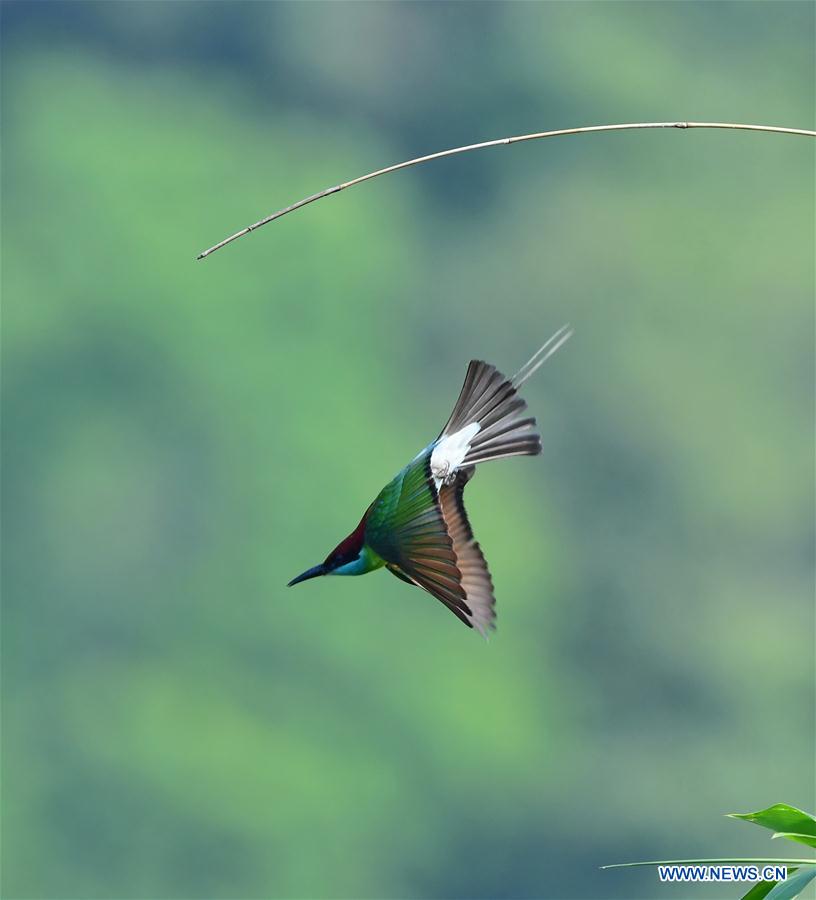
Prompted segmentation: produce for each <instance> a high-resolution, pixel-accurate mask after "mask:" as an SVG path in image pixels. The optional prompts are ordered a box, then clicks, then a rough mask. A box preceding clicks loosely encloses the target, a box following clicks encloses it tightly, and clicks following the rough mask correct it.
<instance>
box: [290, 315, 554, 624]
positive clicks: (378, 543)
mask: <svg viewBox="0 0 816 900" xmlns="http://www.w3.org/2000/svg"><path fill="white" fill-rule="evenodd" d="M571 334H572V331H571V329H570V328H569V327H568V326H566V325H565V326H564V327H563V328H561V329H560V330H559V331H557V332H556V333H555V334H554V335H553V336H552V337H551V338H550V339H549V340H548V341H547V343H546V344H544V346H543V347H542V348H541V349H540V350H539V351H538V352H537V353H536V354H535V355H534V356H533V358H532V359H531V360H530V361H529V362H528V363H526V365H524V366H522V367H521V369H520V370H519V371H518V372H517V373H516V375H514V376H513V377H512V378H509V379H508V378H506V377H505V376H504V375H502V374H501V372H499V371H498V370H497V369H496V368H495V367H494V366H491V365H490V364H489V363H486V362H482V361H481V360H472V361H471V363H470V365H469V366H468V370H467V374H466V375H465V383H464V384H463V385H462V390H461V392H460V394H459V399H458V400H457V401H456V406H454V408H453V412H452V413H451V416H450V418H449V419H448V422H447V424H446V425H445V427H444V428H443V429H442V432H441V434H440V435H439V437H438V438H437V439H436V440H435V441H432V442H431V443H430V444H428V446H427V447H425V449H424V450H420V452H419V453H418V454H417V455H416V456H415V457H414V458H413V459H412V460H411V462H409V463H408V465H407V466H406V467H405V468H404V469H403V470H402V471H401V472H399V473H398V474H397V476H396V477H395V478H394V479H393V481H391V482H389V483H388V484H387V485H386V486H385V487H384V488H383V489H382V490H381V491H380V493H379V494H378V495H377V497H376V499H375V500H374V502H373V503H372V504H371V505H370V506H369V507H368V509H367V510H366V511H365V513H364V515H363V518H362V519H361V520H360V524H359V525H358V526H357V527H356V528H355V529H354V531H352V532H351V534H350V535H349V536H348V537H347V538H346V539H345V540H343V541H341V542H340V543H339V544H338V545H337V546H336V547H335V548H334V550H332V552H331V553H330V554H329V555H328V556H327V557H326V559H325V560H324V561H323V562H322V563H320V565H317V566H314V568H311V569H308V570H307V571H305V572H304V573H303V574H302V575H298V577H297V578H293V579H292V580H291V581H290V582H289V587H291V586H292V585H293V584H298V583H299V582H301V581H306V580H307V579H309V578H316V577H317V576H318V575H365V574H366V573H367V572H373V571H374V570H375V569H380V568H382V567H383V566H385V567H386V568H387V569H388V570H389V571H390V572H393V573H394V575H396V576H397V578H400V579H402V580H403V581H407V582H408V584H414V585H416V586H417V587H421V588H424V589H425V590H426V591H428V593H429V594H433V596H434V597H436V598H437V599H438V600H441V601H442V603H444V604H445V606H447V607H448V609H449V610H450V611H451V612H452V613H453V614H454V615H456V616H458V617H459V618H460V619H461V620H462V621H463V622H464V623H465V625H467V626H468V628H474V627H475V628H476V629H478V630H479V631H480V632H481V633H482V634H483V635H484V634H485V633H486V631H487V629H489V628H493V627H495V626H494V621H495V618H496V613H495V609H494V607H495V599H494V597H493V582H492V580H491V578H490V572H489V571H488V569H487V563H486V562H485V558H484V556H483V555H482V551H481V549H480V547H479V545H478V544H477V543H476V541H475V540H474V538H473V532H472V530H471V528H470V523H469V522H468V518H467V513H466V512H465V507H464V504H463V502H462V494H463V492H464V490H465V485H466V484H467V483H468V481H470V479H471V478H472V476H473V472H474V470H475V467H476V466H477V465H479V463H483V462H488V461H489V460H491V459H503V458H504V457H506V456H535V455H536V454H538V453H540V452H541V438H540V437H539V435H538V434H537V433H536V432H535V431H534V427H535V423H536V422H535V419H534V418H532V417H529V416H525V411H526V409H527V404H526V403H525V402H524V400H522V399H521V397H520V396H519V394H518V389H519V388H520V387H521V385H522V384H524V382H525V381H527V379H528V378H529V377H530V376H531V375H532V374H533V373H534V372H536V371H537V369H538V368H539V367H540V366H541V365H542V364H543V363H544V361H545V360H546V359H548V357H550V356H552V354H553V353H555V351H556V350H557V349H558V348H559V347H560V346H561V345H562V344H563V343H564V342H565V341H566V340H567V339H568V338H569V336H570V335H571Z"/></svg>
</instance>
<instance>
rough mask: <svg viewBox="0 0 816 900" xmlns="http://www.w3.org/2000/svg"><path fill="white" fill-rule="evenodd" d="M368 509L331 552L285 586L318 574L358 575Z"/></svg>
mask: <svg viewBox="0 0 816 900" xmlns="http://www.w3.org/2000/svg"><path fill="white" fill-rule="evenodd" d="M367 516H368V511H366V514H365V515H364V516H363V518H362V519H361V520H360V524H359V525H358V526H357V527H356V528H355V529H354V531H352V532H351V534H350V535H349V536H348V537H347V538H344V539H343V540H342V541H340V543H339V544H338V545H337V546H336V547H335V548H334V550H332V552H331V553H330V554H329V555H328V556H327V557H326V558H325V560H323V562H322V563H320V564H319V565H317V566H313V567H312V568H311V569H307V570H306V571H305V572H302V573H301V574H300V575H298V576H297V578H293V579H292V580H291V581H290V582H289V584H288V585H287V587H292V585H293V584H300V582H301V581H308V580H309V579H310V578H317V576H318V575H360V574H362V572H363V571H366V569H365V568H364V566H365V560H364V558H363V544H364V543H365V523H366V517H367Z"/></svg>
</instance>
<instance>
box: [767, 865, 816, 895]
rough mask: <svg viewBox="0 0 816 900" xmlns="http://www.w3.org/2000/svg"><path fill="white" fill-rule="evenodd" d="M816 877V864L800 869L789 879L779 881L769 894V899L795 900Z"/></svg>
mask: <svg viewBox="0 0 816 900" xmlns="http://www.w3.org/2000/svg"><path fill="white" fill-rule="evenodd" d="M814 878H816V866H807V867H805V868H802V869H799V871H798V872H797V873H796V874H795V875H794V876H793V878H788V880H787V881H779V882H777V884H776V887H774V889H773V890H772V891H771V892H770V894H768V895H767V900H793V898H794V897H798V896H799V894H801V893H802V891H803V890H804V889H805V888H806V887H807V886H808V885H809V884H810V882H811V881H813V879H814Z"/></svg>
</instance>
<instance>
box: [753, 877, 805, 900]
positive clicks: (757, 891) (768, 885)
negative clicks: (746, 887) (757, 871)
mask: <svg viewBox="0 0 816 900" xmlns="http://www.w3.org/2000/svg"><path fill="white" fill-rule="evenodd" d="M791 871H792V872H795V871H796V869H791ZM776 884H778V882H776V881H758V882H757V883H756V884H755V885H754V886H753V887H752V888H751V890H750V891H748V893H747V894H744V895H743V897H742V900H762V898H763V897H767V896H768V894H769V893H770V892H771V891H772V890H773V889H774V886H775V885H776Z"/></svg>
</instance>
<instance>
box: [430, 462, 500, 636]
mask: <svg viewBox="0 0 816 900" xmlns="http://www.w3.org/2000/svg"><path fill="white" fill-rule="evenodd" d="M473 471H474V470H473V467H472V466H471V467H469V468H467V469H460V470H459V472H458V474H457V478H456V481H455V482H454V483H453V484H451V485H445V486H444V487H442V489H441V490H440V491H439V504H440V508H441V509H442V515H443V517H444V519H445V524H446V525H447V527H448V535H449V536H450V539H451V543H452V546H453V553H454V556H455V557H456V566H457V568H458V569H459V572H460V576H461V578H460V584H461V586H462V589H463V590H464V592H465V598H466V600H467V605H468V606H469V607H470V611H471V624H472V625H473V626H474V627H475V628H478V630H479V631H480V632H481V633H482V634H485V633H486V632H487V630H488V629H489V628H495V627H496V625H495V622H496V610H495V606H496V600H495V597H494V596H493V579H492V578H491V577H490V571H489V570H488V568H487V562H486V561H485V558H484V555H483V554H482V549H481V547H480V546H479V544H478V543H477V542H476V540H474V537H473V529H472V528H471V527H470V522H469V521H468V517H467V512H465V505H464V501H463V499H462V495H463V493H464V490H465V485H466V484H467V483H468V481H470V478H471V477H472V475H473Z"/></svg>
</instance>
